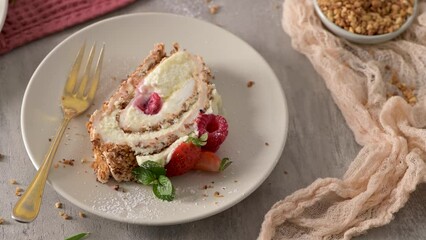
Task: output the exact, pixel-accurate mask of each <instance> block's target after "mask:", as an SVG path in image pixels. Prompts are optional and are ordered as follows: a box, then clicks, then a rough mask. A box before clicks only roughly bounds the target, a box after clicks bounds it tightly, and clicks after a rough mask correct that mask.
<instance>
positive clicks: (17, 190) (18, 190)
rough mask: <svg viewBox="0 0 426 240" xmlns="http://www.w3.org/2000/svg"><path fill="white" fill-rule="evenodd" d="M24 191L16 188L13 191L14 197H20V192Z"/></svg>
mask: <svg viewBox="0 0 426 240" xmlns="http://www.w3.org/2000/svg"><path fill="white" fill-rule="evenodd" d="M23 191H24V189H22V188H20V187H16V189H15V195H16V196H18V197H20V196H21V195H22V192H23Z"/></svg>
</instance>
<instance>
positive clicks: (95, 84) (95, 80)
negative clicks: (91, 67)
mask: <svg viewBox="0 0 426 240" xmlns="http://www.w3.org/2000/svg"><path fill="white" fill-rule="evenodd" d="M104 49H105V43H104V44H103V46H102V49H101V52H100V53H99V58H98V62H97V64H96V72H95V76H94V77H93V80H92V85H91V86H90V89H89V92H88V93H87V99H88V100H89V102H91V101H92V100H93V98H94V97H95V93H96V89H97V88H98V83H99V79H100V77H101V70H102V61H103V58H104Z"/></svg>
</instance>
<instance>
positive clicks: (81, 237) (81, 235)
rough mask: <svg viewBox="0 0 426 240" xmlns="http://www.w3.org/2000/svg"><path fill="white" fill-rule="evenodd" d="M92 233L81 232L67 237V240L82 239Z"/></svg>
mask: <svg viewBox="0 0 426 240" xmlns="http://www.w3.org/2000/svg"><path fill="white" fill-rule="evenodd" d="M89 234H90V233H88V232H87V233H79V234H77V235H74V236H71V237H68V238H65V240H80V239H83V238H84V237H86V236H88V235H89Z"/></svg>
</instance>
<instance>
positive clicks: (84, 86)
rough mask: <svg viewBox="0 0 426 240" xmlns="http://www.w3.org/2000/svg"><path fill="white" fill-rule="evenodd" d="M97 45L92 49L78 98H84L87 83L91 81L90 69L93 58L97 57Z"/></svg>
mask: <svg viewBox="0 0 426 240" xmlns="http://www.w3.org/2000/svg"><path fill="white" fill-rule="evenodd" d="M95 49H96V43H95V44H93V46H92V49H90V53H89V59H88V60H87V64H86V68H85V70H84V75H83V78H82V79H81V83H80V86H79V87H78V91H77V96H78V97H82V96H83V95H84V90H85V89H86V85H87V81H89V75H90V69H91V68H92V62H93V56H94V55H95Z"/></svg>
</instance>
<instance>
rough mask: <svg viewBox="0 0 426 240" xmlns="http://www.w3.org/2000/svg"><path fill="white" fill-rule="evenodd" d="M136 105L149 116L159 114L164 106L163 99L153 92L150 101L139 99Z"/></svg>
mask: <svg viewBox="0 0 426 240" xmlns="http://www.w3.org/2000/svg"><path fill="white" fill-rule="evenodd" d="M135 104H136V106H137V107H138V108H139V109H140V110H141V111H142V112H144V113H145V114H148V115H154V114H157V113H158V112H159V111H160V109H161V106H162V105H163V103H162V101H161V97H160V96H159V95H158V94H157V93H156V92H153V93H152V94H151V95H150V96H149V98H148V99H144V98H143V97H140V98H137V99H136V103H135Z"/></svg>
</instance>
